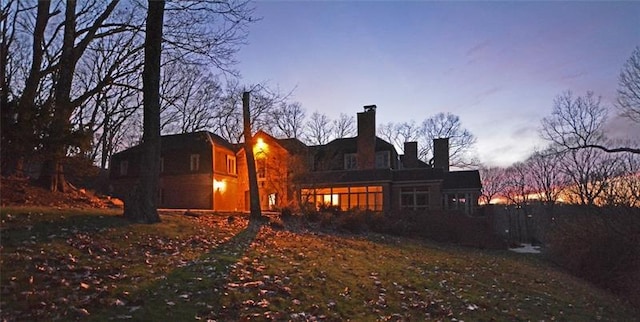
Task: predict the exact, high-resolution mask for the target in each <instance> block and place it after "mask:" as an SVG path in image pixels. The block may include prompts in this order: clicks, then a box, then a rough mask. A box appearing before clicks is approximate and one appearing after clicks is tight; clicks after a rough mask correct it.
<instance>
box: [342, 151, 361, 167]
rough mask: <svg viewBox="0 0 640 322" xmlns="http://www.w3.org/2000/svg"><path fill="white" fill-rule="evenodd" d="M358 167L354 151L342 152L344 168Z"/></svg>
mask: <svg viewBox="0 0 640 322" xmlns="http://www.w3.org/2000/svg"><path fill="white" fill-rule="evenodd" d="M357 167H358V155H357V154H355V153H345V154H344V169H345V170H351V169H356V168H357Z"/></svg>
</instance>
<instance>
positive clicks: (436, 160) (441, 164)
mask: <svg viewBox="0 0 640 322" xmlns="http://www.w3.org/2000/svg"><path fill="white" fill-rule="evenodd" d="M433 167H434V168H440V169H443V170H444V172H449V138H441V139H433Z"/></svg>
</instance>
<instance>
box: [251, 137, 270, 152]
mask: <svg viewBox="0 0 640 322" xmlns="http://www.w3.org/2000/svg"><path fill="white" fill-rule="evenodd" d="M266 151H267V144H266V143H264V140H263V139H262V138H258V140H256V146H255V147H254V152H266Z"/></svg>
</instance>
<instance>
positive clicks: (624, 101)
mask: <svg viewBox="0 0 640 322" xmlns="http://www.w3.org/2000/svg"><path fill="white" fill-rule="evenodd" d="M618 107H619V109H620V111H621V113H622V116H625V117H628V118H629V119H631V120H633V121H634V122H636V123H640V46H636V48H635V49H634V50H633V53H632V54H631V57H629V59H628V60H627V62H626V63H625V64H624V67H623V68H622V71H621V72H620V76H619V78H618ZM634 153H638V152H634Z"/></svg>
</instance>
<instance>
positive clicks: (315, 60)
mask: <svg viewBox="0 0 640 322" xmlns="http://www.w3.org/2000/svg"><path fill="white" fill-rule="evenodd" d="M255 9H256V11H255V15H256V16H258V17H260V18H261V20H260V21H258V22H256V23H254V24H253V25H251V26H250V29H249V36H248V39H247V45H245V46H243V47H242V48H241V49H240V51H239V53H238V55H237V59H238V61H239V64H238V65H237V68H238V70H239V71H240V73H241V75H242V78H243V80H244V81H245V82H247V83H257V82H261V83H266V84H267V85H269V86H271V87H277V88H279V89H280V90H282V91H290V90H292V89H294V92H293V96H292V97H291V99H292V100H293V101H297V102H300V103H301V104H302V106H303V107H304V108H305V110H306V111H307V115H310V114H311V113H313V112H315V111H318V112H320V113H324V114H326V115H327V116H329V117H330V118H332V119H335V118H337V117H338V116H339V115H340V113H346V114H348V115H353V116H354V117H355V115H356V113H357V112H360V111H362V107H363V106H364V105H370V104H376V105H377V107H378V108H377V111H376V113H377V114H376V121H377V123H378V124H381V123H388V122H394V123H399V122H411V121H415V122H416V123H421V122H422V121H423V120H424V119H426V118H429V117H430V116H433V115H435V114H437V113H440V112H444V113H453V114H455V115H458V116H459V117H460V119H461V122H462V125H463V127H465V128H467V129H468V130H470V131H471V132H472V133H473V134H474V135H475V136H476V137H477V143H476V152H477V155H478V157H479V159H480V161H481V162H482V163H483V164H485V165H490V166H508V165H510V164H512V163H513V162H516V161H523V160H524V159H526V157H527V156H529V155H530V154H531V153H532V152H533V150H534V148H536V147H537V148H541V147H544V146H545V144H546V143H545V142H544V141H543V140H542V139H540V136H539V132H538V129H539V127H540V120H541V119H542V118H543V117H545V116H548V115H550V114H551V111H552V108H553V99H554V98H555V97H556V96H558V95H560V94H561V93H563V92H564V91H567V90H571V91H573V92H574V93H575V94H578V95H584V94H585V93H586V91H589V90H590V91H594V92H595V94H596V95H599V96H601V97H602V102H603V104H607V105H612V104H613V102H614V101H615V93H616V89H617V86H618V75H619V74H620V71H621V69H622V67H623V65H624V63H625V61H626V60H627V59H628V58H629V57H630V56H631V53H632V51H633V49H634V48H635V47H636V46H639V45H640V2H635V1H630V2H622V1H621V2H576V1H570V2H547V1H544V2H539V1H535V2H521V1H517V2H512V1H508V2H499V1H491V2H458V1H456V2H453V1H452V2H450V1H438V2H430V1H406V2H398V1H312V2H309V1H305V2H298V1H258V2H255ZM615 122H616V126H615V130H617V132H618V133H617V134H619V135H625V134H627V133H626V132H628V131H631V129H633V127H629V126H628V125H629V124H626V123H625V121H623V120H622V121H621V120H615ZM637 128H638V127H635V129H637ZM627 129H629V130H627Z"/></svg>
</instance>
